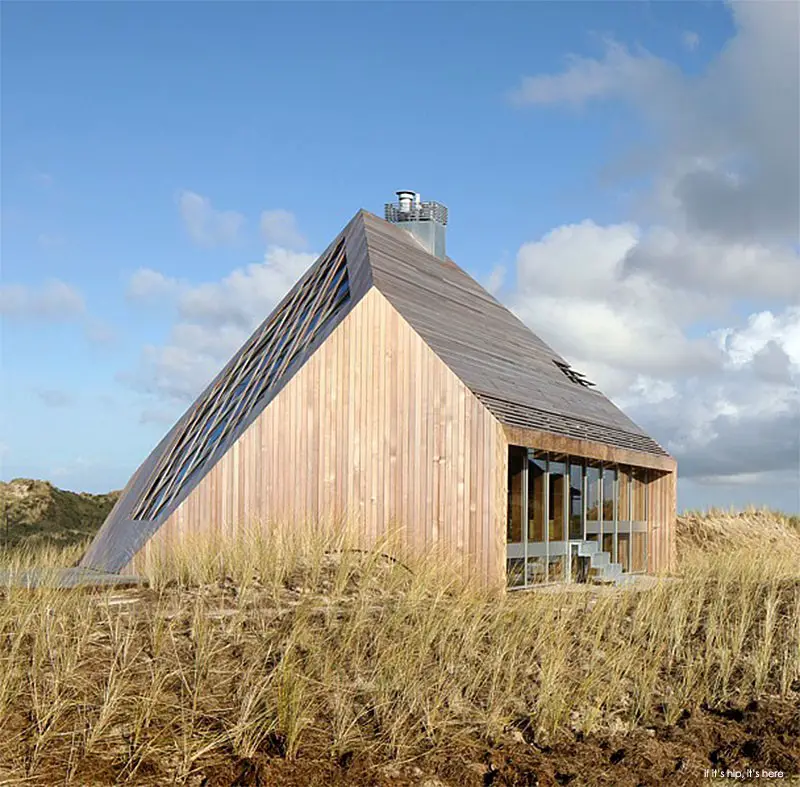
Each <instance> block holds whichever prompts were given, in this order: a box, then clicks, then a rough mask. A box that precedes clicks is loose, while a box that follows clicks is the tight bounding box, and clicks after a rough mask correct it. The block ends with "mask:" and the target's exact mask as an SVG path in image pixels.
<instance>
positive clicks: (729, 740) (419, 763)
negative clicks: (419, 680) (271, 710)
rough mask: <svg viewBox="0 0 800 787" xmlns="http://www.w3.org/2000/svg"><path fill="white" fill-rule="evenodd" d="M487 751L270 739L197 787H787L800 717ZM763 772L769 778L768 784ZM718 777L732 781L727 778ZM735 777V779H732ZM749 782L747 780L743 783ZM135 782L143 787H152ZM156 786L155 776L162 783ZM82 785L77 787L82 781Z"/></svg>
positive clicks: (729, 714)
mask: <svg viewBox="0 0 800 787" xmlns="http://www.w3.org/2000/svg"><path fill="white" fill-rule="evenodd" d="M520 726H521V727H522V729H520V730H518V731H516V732H515V733H513V734H512V735H511V736H510V737H508V738H507V739H505V740H502V741H497V742H496V743H495V744H494V745H492V746H487V745H486V744H485V743H482V742H480V741H478V740H474V741H472V742H468V743H467V742H465V744H464V746H463V749H462V751H461V752H460V753H459V754H457V755H453V754H452V753H450V754H449V755H448V756H447V757H444V756H441V755H439V756H432V757H429V758H416V759H414V760H413V761H412V762H407V763H402V762H399V761H398V762H395V763H385V762H374V761H371V760H370V759H369V758H368V757H364V756H354V755H353V754H352V753H349V752H345V753H343V754H340V755H339V756H338V757H328V758H321V757H320V756H319V754H320V753H319V752H316V753H315V755H316V756H315V755H312V754H311V753H310V752H308V753H304V752H302V751H301V752H299V753H298V755H297V756H296V757H295V758H294V759H292V760H290V759H287V757H286V752H285V748H284V742H283V741H282V739H281V736H280V735H278V734H275V735H273V736H272V737H271V738H270V740H269V741H266V742H265V744H264V745H263V747H262V751H261V752H259V754H258V755H256V756H255V757H253V758H251V759H239V758H237V757H235V756H231V757H230V758H229V759H228V760H227V761H225V762H220V761H219V760H217V762H215V763H214V764H213V765H207V766H205V767H203V766H202V765H200V767H198V768H197V771H196V773H195V781H194V782H192V783H193V784H197V785H203V787H316V786H318V787H323V786H324V787H368V786H369V787H486V786H487V785H490V786H491V787H559V786H560V785H571V787H645V786H646V787H651V786H652V787H655V786H656V785H675V787H683V786H684V785H686V786H688V785H700V784H708V783H711V782H714V781H716V780H717V779H721V778H725V780H726V781H728V780H730V781H732V782H739V783H758V784H769V783H775V784H787V785H788V784H793V783H795V782H794V781H792V779H793V777H796V776H798V775H800V710H798V708H797V707H795V706H793V705H792V704H791V703H787V702H781V701H778V700H775V701H774V702H771V703H756V702H753V703H750V705H748V706H747V707H745V708H736V707H727V708H722V709H711V708H701V709H698V710H697V712H695V713H693V714H691V713H689V712H686V713H685V714H684V716H683V718H682V719H681V720H680V721H679V722H678V723H677V724H676V725H672V726H667V725H664V726H655V727H649V728H646V729H638V730H635V731H633V732H630V733H624V734H623V733H617V734H612V733H606V734H596V735H589V736H586V737H584V736H581V735H580V734H578V735H575V736H573V737H570V738H564V739H562V740H560V741H559V742H557V743H554V744H551V745H549V746H548V745H544V744H540V743H538V742H537V741H535V740H533V739H532V738H531V736H530V735H529V733H528V731H527V730H526V729H525V725H524V724H521V725H520ZM768 773H771V774H772V776H773V778H769V776H768ZM726 774H730V775H728V776H727V777H726V776H725V775H726ZM736 774H738V775H736ZM748 774H749V777H750V778H747V777H748ZM76 776H77V777H78V778H79V780H80V779H84V780H86V779H88V780H89V783H92V784H97V785H101V784H113V783H114V781H113V780H114V774H113V772H111V771H110V770H109V769H108V767H107V764H104V763H102V762H100V761H98V762H97V763H96V764H95V765H93V764H92V763H91V761H84V762H83V763H82V764H81V766H80V768H79V771H78V773H77V774H76ZM152 776H153V778H152V781H151V780H149V779H148V776H147V775H145V774H140V779H141V781H139V782H136V783H137V784H141V785H149V784H153V785H155V784H158V783H160V782H159V780H158V777H156V775H155V774H153V775H152ZM162 778H163V777H162ZM81 783H83V782H81Z"/></svg>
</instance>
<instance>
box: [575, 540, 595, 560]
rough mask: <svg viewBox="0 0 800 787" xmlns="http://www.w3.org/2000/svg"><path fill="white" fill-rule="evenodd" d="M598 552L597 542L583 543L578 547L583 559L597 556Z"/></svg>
mask: <svg viewBox="0 0 800 787" xmlns="http://www.w3.org/2000/svg"><path fill="white" fill-rule="evenodd" d="M597 551H598V550H597V542H596V541H582V542H581V543H580V544H579V545H578V554H579V555H580V556H581V557H592V556H593V555H596V554H597Z"/></svg>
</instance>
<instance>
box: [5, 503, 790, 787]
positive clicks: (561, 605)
mask: <svg viewBox="0 0 800 787" xmlns="http://www.w3.org/2000/svg"><path fill="white" fill-rule="evenodd" d="M759 533H761V534H763V533H769V534H770V537H769V542H768V543H763V542H759V538H758V535H759ZM679 540H680V547H681V548H680V550H679V554H680V562H679V567H678V576H677V577H674V578H669V579H666V580H665V581H662V582H657V583H655V584H651V586H650V588H649V589H647V590H637V589H631V588H624V589H615V588H596V587H588V586H573V588H571V589H570V588H567V587H560V588H550V589H549V590H548V591H547V592H538V593H537V592H530V593H528V592H524V593H509V594H506V595H496V594H492V593H486V592H484V591H482V590H480V589H477V588H470V587H466V586H463V585H462V584H460V583H459V582H458V581H456V580H455V579H454V578H453V577H452V575H450V576H448V566H447V565H442V564H437V563H435V562H432V563H431V564H430V565H425V564H423V563H421V562H420V561H419V560H416V559H408V558H406V559H404V562H405V563H406V565H404V564H403V563H398V562H393V561H388V560H386V559H385V557H382V556H381V554H380V549H381V548H382V549H384V550H385V551H387V552H389V551H391V550H390V549H388V548H387V547H381V548H379V550H376V551H375V552H374V553H370V554H363V553H360V552H357V551H355V550H352V549H348V546H351V545H352V542H349V543H348V542H347V541H346V540H335V539H332V538H329V537H327V536H323V534H322V533H320V531H319V529H315V530H313V531H312V530H311V529H309V530H304V528H303V525H302V523H296V525H295V526H294V527H283V528H276V529H268V528H263V529H260V530H258V531H255V532H246V531H245V532H242V533H240V535H239V539H238V540H234V539H228V540H226V541H224V542H215V541H207V542H200V541H199V540H197V541H195V540H193V541H191V542H190V543H188V544H186V545H183V546H180V545H173V547H172V548H171V550H170V552H169V553H168V554H167V555H166V557H165V558H159V557H158V556H157V555H156V554H155V552H154V553H153V555H151V556H150V559H149V561H148V565H146V566H145V568H144V575H145V576H146V577H147V579H148V581H149V583H150V587H149V588H133V589H123V590H120V589H117V588H111V589H104V590H99V591H97V592H95V593H87V592H85V591H76V592H70V591H66V592H65V591H48V590H42V591H37V592H30V591H27V590H24V589H19V588H13V587H10V588H5V589H4V588H2V587H0V664H2V665H3V669H4V671H0V675H2V676H3V677H2V679H0V782H3V779H4V778H5V779H7V780H8V782H9V783H10V784H11V783H23V782H24V783H25V784H29V785H42V786H43V787H45V786H46V787H49V786H50V785H53V784H91V785H93V786H95V787H100V785H112V784H120V783H123V782H125V783H130V784H136V785H139V787H143V785H152V787H155V786H156V785H163V784H185V785H201V784H204V785H208V787H212V786H218V787H233V785H237V786H238V787H253V786H254V785H263V786H264V787H267V786H268V785H280V787H313V786H314V785H319V786H320V787H322V786H323V785H324V786H325V787H367V785H369V786H370V787H485V785H492V787H512V786H513V787H522V786H524V785H528V786H532V785H536V787H557V786H558V785H563V784H570V785H571V786H572V787H600V786H601V785H603V786H604V787H638V786H639V785H648V786H651V785H652V786H653V787H655V785H662V784H665V785H677V786H678V787H683V785H687V786H688V785H696V784H704V783H707V782H708V781H709V779H710V776H709V774H710V773H711V771H710V770H709V769H716V770H717V774H719V773H720V772H722V773H726V772H727V771H730V772H731V773H734V772H736V771H740V772H742V773H744V772H746V769H747V768H752V769H753V770H754V771H756V770H757V771H759V773H760V774H763V773H765V772H766V771H769V772H770V773H772V774H775V779H774V780H773V779H766V778H763V777H762V776H759V777H758V783H759V784H767V783H780V784H782V785H783V784H785V785H789V784H795V783H796V782H795V781H793V780H792V777H795V776H797V775H800V575H799V572H798V566H800V531H798V529H797V528H796V527H795V526H794V525H793V524H792V520H791V519H790V518H787V517H782V516H780V515H776V514H772V513H769V512H750V513H749V514H748V513H745V514H743V515H741V516H739V515H737V514H732V513H721V514H720V513H718V514H712V515H708V514H689V515H687V516H686V517H682V518H681V523H680V539H679ZM74 551H75V548H74V547H73V548H71V550H70V549H66V550H64V551H63V553H62V557H63V559H64V563H69V562H71V560H72V559H73V558H74ZM20 554H22V555H23V556H24V554H25V550H22V551H21V553H20ZM30 556H31V559H36V560H37V561H40V562H41V561H42V560H45V559H46V560H53V559H55V558H56V557H57V556H56V555H55V550H40V551H39V552H38V553H35V552H33V551H31V552H30ZM13 559H15V560H18V561H20V560H22V559H23V558H22V557H19V555H18V556H17V557H15V558H13ZM0 568H2V555H0ZM731 778H733V777H731Z"/></svg>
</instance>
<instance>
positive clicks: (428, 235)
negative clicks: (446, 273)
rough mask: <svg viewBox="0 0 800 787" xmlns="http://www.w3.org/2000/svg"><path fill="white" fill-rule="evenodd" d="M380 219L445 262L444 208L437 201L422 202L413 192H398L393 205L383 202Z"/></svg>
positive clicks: (445, 213)
mask: <svg viewBox="0 0 800 787" xmlns="http://www.w3.org/2000/svg"><path fill="white" fill-rule="evenodd" d="M384 218H385V219H386V221H390V222H391V223H392V224H397V225H398V226H400V227H402V228H403V229H404V230H406V231H407V232H410V233H411V234H412V235H413V236H414V237H415V238H416V239H417V240H418V241H419V242H420V243H421V244H422V245H423V247H424V248H425V249H426V250H427V251H428V252H429V253H430V254H433V255H434V256H436V257H438V258H439V259H440V260H443V259H445V249H444V240H445V227H446V226H447V208H446V207H445V206H444V205H442V204H441V203H439V202H422V201H421V199H420V196H419V194H417V192H416V191H398V192H397V202H396V203H394V202H387V203H386V205H385V208H384Z"/></svg>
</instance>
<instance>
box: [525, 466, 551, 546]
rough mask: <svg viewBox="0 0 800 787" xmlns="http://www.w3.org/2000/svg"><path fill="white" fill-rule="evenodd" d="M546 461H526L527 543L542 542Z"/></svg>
mask: <svg viewBox="0 0 800 787" xmlns="http://www.w3.org/2000/svg"><path fill="white" fill-rule="evenodd" d="M546 469H547V461H546V460H545V459H540V458H538V457H536V458H535V457H533V456H531V457H530V459H529V461H528V541H529V542H530V541H544V478H545V470H546Z"/></svg>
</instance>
